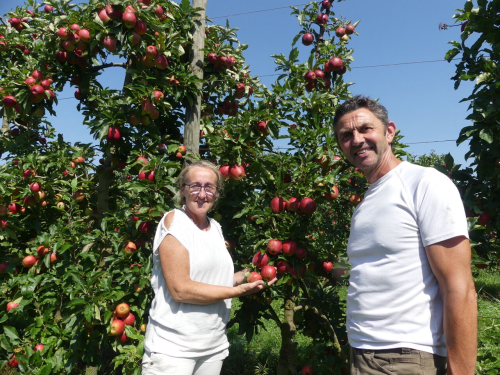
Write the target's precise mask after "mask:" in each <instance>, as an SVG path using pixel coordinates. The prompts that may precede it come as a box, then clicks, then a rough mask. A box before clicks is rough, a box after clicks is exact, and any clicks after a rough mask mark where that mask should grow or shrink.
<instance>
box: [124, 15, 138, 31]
mask: <svg viewBox="0 0 500 375" xmlns="http://www.w3.org/2000/svg"><path fill="white" fill-rule="evenodd" d="M122 23H123V26H125V27H126V28H127V29H133V28H134V26H135V24H136V23H137V17H136V16H135V14H134V13H133V12H129V11H126V12H124V13H123V14H122Z"/></svg>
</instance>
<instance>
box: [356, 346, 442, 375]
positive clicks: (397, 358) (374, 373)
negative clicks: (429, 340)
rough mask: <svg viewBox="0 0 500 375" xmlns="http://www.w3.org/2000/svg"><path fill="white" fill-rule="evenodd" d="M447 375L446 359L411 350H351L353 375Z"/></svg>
mask: <svg viewBox="0 0 500 375" xmlns="http://www.w3.org/2000/svg"><path fill="white" fill-rule="evenodd" d="M380 374H385V375H446V357H441V356H438V355H436V354H431V353H427V352H423V351H421V350H415V349H409V348H395V349H385V350H366V349H356V348H351V375H380Z"/></svg>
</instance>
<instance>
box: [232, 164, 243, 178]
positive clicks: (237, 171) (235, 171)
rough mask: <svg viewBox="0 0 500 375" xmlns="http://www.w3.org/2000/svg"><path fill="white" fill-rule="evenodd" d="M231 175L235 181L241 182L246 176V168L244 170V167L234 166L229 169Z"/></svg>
mask: <svg viewBox="0 0 500 375" xmlns="http://www.w3.org/2000/svg"><path fill="white" fill-rule="evenodd" d="M229 174H230V175H231V177H232V178H234V179H235V180H241V179H242V178H243V177H245V176H246V174H245V168H243V166H241V165H236V164H235V165H233V166H232V167H231V168H229Z"/></svg>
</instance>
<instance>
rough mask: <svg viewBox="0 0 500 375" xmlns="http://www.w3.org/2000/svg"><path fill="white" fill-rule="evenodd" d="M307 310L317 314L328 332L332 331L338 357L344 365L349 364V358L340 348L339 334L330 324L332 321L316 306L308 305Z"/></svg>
mask: <svg viewBox="0 0 500 375" xmlns="http://www.w3.org/2000/svg"><path fill="white" fill-rule="evenodd" d="M304 308H305V309H306V310H311V311H312V312H313V313H315V314H316V315H317V316H318V317H319V318H320V319H321V320H322V321H323V323H325V324H326V326H327V327H328V331H330V334H331V335H332V337H333V347H334V349H335V354H336V355H337V357H339V358H340V359H341V360H342V361H343V362H344V363H348V358H347V357H346V355H345V354H344V353H343V352H342V349H341V348H340V344H339V339H338V338H337V334H336V333H335V330H334V329H333V326H332V324H331V323H330V320H329V319H328V318H327V317H326V315H325V314H323V313H321V312H320V311H319V310H318V309H317V308H316V307H314V306H309V305H306V306H304Z"/></svg>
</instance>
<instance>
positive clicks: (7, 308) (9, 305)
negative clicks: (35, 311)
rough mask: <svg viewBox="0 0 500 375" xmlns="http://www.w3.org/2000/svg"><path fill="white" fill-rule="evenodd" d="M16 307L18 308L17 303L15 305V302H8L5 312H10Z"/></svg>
mask: <svg viewBox="0 0 500 375" xmlns="http://www.w3.org/2000/svg"><path fill="white" fill-rule="evenodd" d="M17 306H19V303H16V302H8V303H7V307H6V309H5V310H7V312H9V311H10V310H12V309H15V308H16V307H17Z"/></svg>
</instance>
